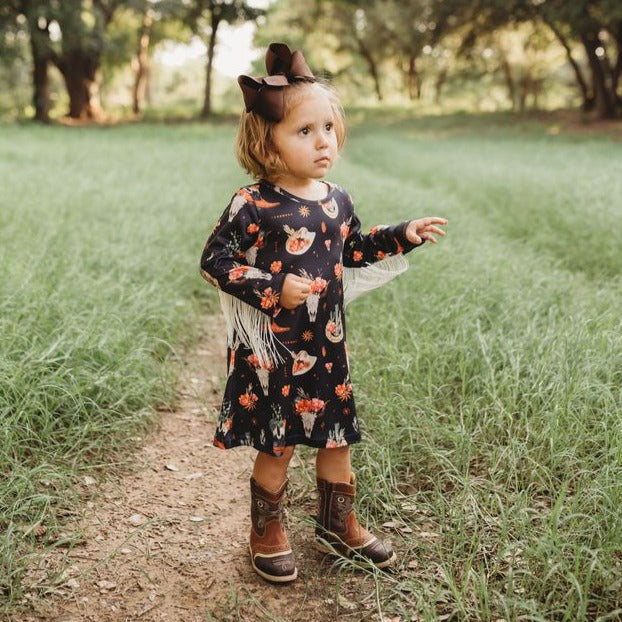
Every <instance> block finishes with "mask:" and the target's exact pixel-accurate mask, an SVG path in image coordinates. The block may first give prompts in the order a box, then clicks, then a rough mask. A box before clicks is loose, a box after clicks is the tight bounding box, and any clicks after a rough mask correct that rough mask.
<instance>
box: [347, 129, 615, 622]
mask: <svg viewBox="0 0 622 622" xmlns="http://www.w3.org/2000/svg"><path fill="white" fill-rule="evenodd" d="M404 129H405V128H404V127H401V128H400V134H399V136H398V135H397V133H393V132H391V131H390V130H387V128H386V127H385V128H384V129H383V131H382V133H379V132H375V131H370V129H369V128H367V131H366V132H362V131H361V132H360V133H359V135H358V136H355V138H354V140H353V141H352V143H353V144H351V148H352V151H353V152H354V155H353V156H352V157H351V159H350V160H349V161H348V162H347V163H346V167H345V169H346V170H345V171H344V173H343V174H344V175H345V176H346V177H348V178H349V179H350V184H351V185H352V186H353V187H354V189H356V194H357V195H358V196H359V211H360V212H362V213H363V214H369V216H368V218H367V220H369V218H373V216H371V214H372V213H377V211H379V210H380V211H382V213H383V218H384V217H386V219H387V220H391V219H395V218H397V217H398V214H399V215H403V216H406V215H409V214H413V215H414V214H437V213H438V214H440V215H443V216H447V217H448V218H449V220H450V225H449V227H448V229H449V232H450V233H449V236H448V238H447V240H445V241H444V244H443V246H442V247H439V248H424V249H421V250H419V251H414V252H413V254H412V255H411V266H412V267H411V270H410V272H409V273H408V274H407V275H406V276H404V277H403V278H402V279H401V280H400V281H399V282H398V283H396V284H395V285H392V286H391V287H390V289H388V290H386V291H383V292H378V293H375V294H374V299H371V298H370V299H369V300H368V301H366V303H363V302H360V303H359V304H358V305H357V304H356V303H355V304H354V305H353V306H352V308H351V310H350V322H349V327H350V346H351V349H352V359H353V362H354V377H353V380H354V383H355V386H357V387H358V389H359V392H358V399H359V403H360V404H361V408H362V409H363V410H364V416H363V419H364V421H365V423H366V431H367V436H368V438H369V439H370V440H371V443H367V444H366V445H365V444H364V445H362V446H361V450H360V451H357V452H356V453H357V456H356V458H357V466H358V469H359V471H361V473H362V474H363V475H364V476H363V482H364V483H365V486H366V490H367V495H368V497H367V499H368V502H369V504H370V507H374V508H375V510H376V511H378V512H381V513H382V515H383V516H389V515H391V516H397V517H401V519H402V520H403V521H404V523H405V524H406V525H408V526H410V528H412V529H413V533H412V535H410V536H406V537H405V539H404V540H403V541H402V542H401V545H402V546H403V547H404V549H405V551H406V553H405V554H404V555H403V557H402V563H403V568H402V570H404V571H405V572H404V574H403V580H401V581H400V582H399V584H398V586H397V589H396V588H395V587H394V586H393V585H392V584H390V583H389V584H387V585H386V586H385V594H384V598H385V600H386V602H387V603H390V605H388V607H389V610H394V611H395V612H396V613H401V614H403V615H406V614H407V612H408V611H412V610H413V609H415V610H418V611H419V612H420V613H421V614H422V615H423V616H424V617H425V619H436V616H438V615H440V614H450V615H452V617H453V618H454V619H473V620H488V619H497V618H503V619H508V620H515V619H529V620H552V619H559V620H585V619H619V617H620V616H622V579H621V575H620V561H621V558H620V551H621V550H622V518H621V515H620V512H619V507H620V502H621V501H622V462H621V460H620V458H621V457H622V424H621V422H620V412H621V409H622V319H621V318H620V314H619V309H620V303H621V302H622V287H621V285H622V281H621V280H620V277H619V274H620V267H622V244H620V242H621V241H622V240H621V239H620V238H621V231H622V227H621V225H622V198H621V197H622V194H621V193H620V183H621V182H620V179H621V177H620V165H619V162H620V161H622V160H621V157H620V156H621V155H622V153H621V151H622V146H621V145H620V144H619V143H607V142H606V141H605V142H603V141H602V140H577V139H576V138H575V139H566V138H563V137H546V136H540V137H533V138H531V139H529V140H526V139H519V138H518V136H516V135H514V136H512V135H509V136H505V137H499V136H498V135H497V136H484V137H482V136H481V135H479V136H473V135H470V136H457V137H456V136H453V137H452V136H441V137H439V136H433V137H430V136H429V135H427V136H426V134H425V132H424V133H423V134H421V133H418V132H417V129H418V128H417V126H416V125H413V126H411V128H410V129H411V131H412V135H411V136H410V137H408V138H404V134H405V132H404ZM422 129H425V128H422ZM372 171H375V177H374V178H373V180H370V178H371V172H372ZM410 180H412V181H410ZM355 198H356V197H355ZM605 214H606V216H605ZM603 223H606V224H603ZM379 308H382V309H383V313H382V321H379V316H378V309H379ZM370 352H371V353H373V354H372V355H371V356H369V354H367V355H366V356H360V355H359V356H358V357H357V353H370ZM379 491H381V494H377V493H378V492H379ZM412 560H419V561H418V565H417V568H416V570H413V569H412V568H411V569H408V563H409V561H412Z"/></svg>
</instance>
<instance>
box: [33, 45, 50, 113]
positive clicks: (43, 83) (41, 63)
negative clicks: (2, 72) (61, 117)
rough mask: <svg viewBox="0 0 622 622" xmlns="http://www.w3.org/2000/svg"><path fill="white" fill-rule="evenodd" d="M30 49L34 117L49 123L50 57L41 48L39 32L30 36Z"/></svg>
mask: <svg viewBox="0 0 622 622" xmlns="http://www.w3.org/2000/svg"><path fill="white" fill-rule="evenodd" d="M46 36H47V33H46ZM30 49H31V51H32V86H33V90H32V103H33V106H34V108H35V116H34V119H35V121H41V122H42V123H48V122H49V121H50V80H49V76H48V67H49V64H50V59H49V57H48V55H47V53H46V51H45V49H41V46H40V45H39V42H38V35H37V34H33V35H31V36H30Z"/></svg>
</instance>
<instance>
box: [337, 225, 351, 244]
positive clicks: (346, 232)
mask: <svg viewBox="0 0 622 622" xmlns="http://www.w3.org/2000/svg"><path fill="white" fill-rule="evenodd" d="M339 230H340V231H341V239H342V240H345V239H346V238H347V237H348V235H350V227H349V226H348V223H347V222H342V223H341V226H340V227H339Z"/></svg>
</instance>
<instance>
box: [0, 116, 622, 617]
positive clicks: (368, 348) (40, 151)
mask: <svg viewBox="0 0 622 622" xmlns="http://www.w3.org/2000/svg"><path fill="white" fill-rule="evenodd" d="M350 116H351V119H352V130H351V135H350V138H349V142H348V146H347V150H346V153H345V155H344V157H343V159H342V161H341V162H340V164H339V165H338V167H337V169H336V170H335V171H334V174H333V175H332V176H331V177H332V179H334V180H335V181H337V182H339V183H342V184H343V185H344V186H346V187H347V188H348V189H349V190H350V192H351V193H352V194H353V197H354V199H355V203H356V205H357V209H358V211H359V214H360V215H361V217H362V220H363V223H364V224H365V225H368V226H371V225H373V224H379V222H378V221H380V222H392V221H397V220H401V219H404V218H407V217H409V216H413V217H414V216H419V215H432V214H436V215H441V216H446V217H447V218H449V220H450V225H449V227H448V232H449V235H448V236H447V239H446V240H443V243H442V245H439V247H436V248H431V247H430V248H428V247H424V248H423V249H420V250H417V251H414V252H413V253H412V254H411V255H410V258H411V259H410V261H411V270H410V271H409V272H408V273H407V274H406V275H404V276H403V277H401V278H400V279H398V280H397V281H395V282H394V283H392V284H391V285H389V286H387V287H385V288H383V289H382V290H381V291H378V292H375V293H373V294H368V295H367V296H365V297H364V298H362V299H361V300H359V301H357V302H355V303H353V305H352V307H351V308H350V309H349V330H350V334H349V344H350V348H351V351H352V361H353V382H354V385H355V387H356V389H357V399H358V405H359V409H360V411H361V413H362V417H361V418H362V419H363V420H364V427H365V440H366V442H365V443H362V444H361V445H359V446H357V448H356V450H355V451H354V459H355V465H356V469H357V472H358V474H359V482H360V489H361V493H362V498H361V508H362V513H363V514H364V515H365V516H366V518H368V519H369V521H370V522H372V523H373V522H376V523H379V524H380V523H383V522H385V521H393V522H394V523H401V530H398V531H396V532H395V537H394V542H395V544H396V545H397V548H398V549H399V551H400V560H401V562H400V563H401V566H400V568H398V571H397V572H396V573H395V574H394V575H392V576H391V578H388V579H379V580H378V600H379V602H380V604H381V605H380V606H381V608H382V610H383V611H384V612H385V613H387V614H395V615H402V616H403V617H404V618H405V619H410V617H411V616H412V614H413V612H417V613H418V615H419V616H420V617H419V618H418V619H422V620H436V619H438V618H439V616H448V618H444V619H454V620H498V619H504V620H596V619H600V620H610V619H611V620H613V619H619V618H620V617H622V566H621V564H622V554H621V551H622V514H621V513H620V511H619V508H620V505H621V503H622V421H621V420H620V416H619V414H620V412H621V410H622V320H621V319H620V306H621V302H622V280H621V277H620V272H621V268H622V164H621V163H622V142H620V141H615V140H610V139H608V138H607V137H606V136H605V135H602V134H601V135H597V134H592V133H590V132H586V131H581V132H571V133H564V132H563V131H562V132H561V133H559V132H558V128H557V127H556V125H555V122H554V120H551V119H544V120H526V119H522V120H520V121H517V120H514V119H512V118H511V117H505V116H491V117H476V118H470V117H466V116H452V117H439V118H426V119H405V118H404V116H403V114H400V113H397V112H395V113H392V114H386V115H385V114H382V115H380V114H375V115H374V117H373V118H370V117H367V116H366V115H365V114H364V113H363V112H361V111H353V112H352V114H351V115H350ZM233 134H234V128H233V127H232V126H230V125H226V124H222V125H219V124H215V125H192V124H189V125H178V126H164V125H142V126H141V125H132V126H119V127H113V128H61V127H43V128H40V127H31V126H22V127H19V126H3V127H1V128H0V179H1V180H2V183H1V184H0V258H1V260H2V266H3V279H2V280H0V329H1V330H2V340H0V472H1V473H2V474H3V478H2V480H1V481H0V498H1V499H2V503H1V504H0V590H1V591H2V592H3V593H4V595H5V597H6V600H7V601H9V602H14V601H15V600H17V599H19V597H20V579H21V573H22V572H23V567H24V560H25V557H26V556H27V555H28V554H29V552H30V550H31V547H32V545H33V544H34V543H35V541H36V538H37V535H40V530H39V529H37V528H36V527H37V525H46V526H47V527H48V529H53V525H54V522H55V521H56V520H60V519H61V518H62V513H63V511H64V508H66V507H67V505H68V504H69V503H71V500H72V497H73V495H74V492H73V491H74V487H75V483H76V481H77V478H78V477H79V476H80V475H83V474H85V473H88V472H89V470H90V469H97V468H101V467H102V466H105V465H106V464H109V463H115V462H117V461H119V460H123V456H124V454H123V451H122V450H123V448H124V447H126V446H127V442H128V438H129V439H136V438H137V437H140V434H141V431H142V430H144V429H145V428H146V427H147V426H149V425H150V424H151V422H152V419H153V412H154V411H153V408H154V407H155V406H158V405H159V404H166V403H168V402H170V400H171V399H172V392H171V387H172V384H173V381H174V378H173V374H172V372H171V369H172V367H171V365H170V362H171V361H172V360H174V359H175V356H176V354H177V353H179V352H180V350H181V349H182V348H183V347H184V345H186V344H191V343H192V341H193V338H194V337H195V336H196V334H197V332H198V330H199V326H200V323H201V314H202V313H204V312H205V309H206V306H207V307H210V308H216V303H215V296H214V295H213V292H212V291H210V289H209V288H207V287H206V286H204V284H203V283H202V282H201V280H200V279H199V277H198V272H197V262H198V256H199V254H200V250H201V247H202V244H203V242H204V239H205V237H206V235H207V233H208V231H209V229H210V227H211V225H212V224H213V222H214V220H215V219H216V217H217V216H218V214H219V213H220V212H221V211H222V209H223V208H224V206H225V205H226V203H227V201H228V199H229V198H230V195H231V194H232V192H233V191H234V189H235V188H236V187H237V186H238V185H239V184H241V183H244V181H245V178H244V176H243V175H242V173H241V172H240V171H238V170H237V168H236V165H235V163H234V160H233V155H232V147H231V145H232V138H233ZM379 310H380V318H379V315H378V312H379ZM369 353H371V356H370V355H369ZM135 442H137V441H135Z"/></svg>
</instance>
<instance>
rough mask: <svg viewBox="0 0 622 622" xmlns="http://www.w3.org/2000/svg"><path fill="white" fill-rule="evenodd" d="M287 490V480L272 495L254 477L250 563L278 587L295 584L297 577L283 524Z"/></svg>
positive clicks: (252, 481)
mask: <svg viewBox="0 0 622 622" xmlns="http://www.w3.org/2000/svg"><path fill="white" fill-rule="evenodd" d="M286 488H287V480H285V482H284V483H283V485H282V486H281V488H279V490H277V491H276V492H274V493H271V492H269V491H267V490H265V489H264V488H262V487H261V486H260V485H259V484H258V483H257V482H256V481H255V479H254V478H252V477H251V523H252V527H251V535H250V546H249V548H250V555H251V563H252V565H253V568H254V570H255V572H256V573H257V574H258V575H259V576H261V577H263V578H264V579H267V580H268V581H273V582H275V583H286V582H288V581H293V580H294V579H295V578H296V577H297V576H298V569H297V568H296V560H295V559H294V554H293V553H292V549H291V548H290V545H289V540H288V538H287V534H286V533H285V527H284V525H283V520H282V514H283V503H282V502H283V495H284V494H285V489H286Z"/></svg>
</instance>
